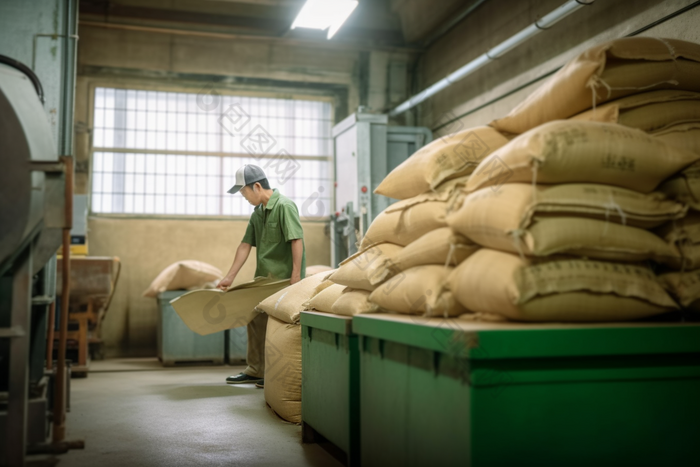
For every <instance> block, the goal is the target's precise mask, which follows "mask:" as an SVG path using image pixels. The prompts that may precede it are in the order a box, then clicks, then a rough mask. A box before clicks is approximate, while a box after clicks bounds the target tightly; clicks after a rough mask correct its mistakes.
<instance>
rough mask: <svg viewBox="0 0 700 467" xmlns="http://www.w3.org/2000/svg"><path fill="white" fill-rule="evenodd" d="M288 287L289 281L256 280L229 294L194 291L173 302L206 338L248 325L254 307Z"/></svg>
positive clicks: (235, 288) (188, 322)
mask: <svg viewBox="0 0 700 467" xmlns="http://www.w3.org/2000/svg"><path fill="white" fill-rule="evenodd" d="M287 286H289V279H284V280H278V279H272V278H267V277H257V278H255V279H254V280H253V281H250V282H246V283H244V284H240V285H237V286H235V287H232V288H230V289H229V290H227V291H226V292H224V291H222V290H218V289H210V290H193V291H192V292H188V293H186V294H184V295H181V296H179V297H177V298H175V299H173V300H171V301H170V304H171V305H172V306H173V308H174V309H175V311H176V312H177V314H178V316H180V318H181V319H182V321H183V322H184V323H185V324H186V325H187V327H188V328H190V329H191V330H192V331H194V332H196V333H197V334H200V335H202V336H205V335H207V334H213V333H215V332H220V331H224V330H226V329H232V328H238V327H241V326H245V325H247V324H248V323H249V322H250V321H252V319H253V318H254V317H255V315H256V314H257V313H258V312H257V311H255V307H256V306H257V305H258V304H259V303H260V302H261V301H263V300H265V299H266V298H268V297H269V296H270V295H273V294H275V293H276V292H278V291H279V290H281V289H284V288H285V287H287Z"/></svg>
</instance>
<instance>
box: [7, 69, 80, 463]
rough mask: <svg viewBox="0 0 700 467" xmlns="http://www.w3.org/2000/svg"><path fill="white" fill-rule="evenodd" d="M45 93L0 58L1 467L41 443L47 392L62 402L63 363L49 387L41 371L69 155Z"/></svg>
mask: <svg viewBox="0 0 700 467" xmlns="http://www.w3.org/2000/svg"><path fill="white" fill-rule="evenodd" d="M42 97H43V94H42V88H41V84H40V83H39V80H38V78H36V76H35V75H34V73H33V72H31V70H29V69H28V68H26V67H24V66H23V65H22V64H20V63H18V62H14V61H13V60H11V59H9V58H7V57H0V141H2V145H3V146H4V147H3V170H2V171H0V187H2V188H1V190H2V197H1V198H0V338H2V342H1V343H0V378H1V379H0V392H4V393H6V394H7V398H6V399H5V400H3V401H2V406H0V407H1V408H0V410H1V412H0V432H1V433H2V436H1V437H0V440H1V441H2V442H3V444H4V445H3V446H2V448H3V449H1V450H0V464H2V465H6V464H9V465H19V464H20V463H21V459H23V458H24V454H25V450H26V447H27V445H28V444H42V443H45V441H46V438H47V434H48V427H49V424H48V418H47V411H48V408H49V406H50V405H51V404H50V398H49V395H53V396H54V397H55V398H57V399H56V400H59V399H60V402H61V404H63V403H64V402H63V399H64V398H65V387H66V384H65V379H66V378H65V365H64V366H63V375H62V378H59V379H62V380H63V383H60V384H58V385H51V384H49V381H50V380H52V379H55V378H50V377H49V376H50V375H46V374H45V372H44V358H45V356H46V354H47V352H46V342H47V338H46V335H47V328H48V327H50V326H53V323H52V322H51V321H53V319H52V318H53V317H52V313H50V310H54V306H53V304H54V300H55V296H56V290H55V287H56V250H57V249H58V247H59V246H60V245H61V243H62V241H63V237H64V236H66V235H67V233H68V232H69V230H68V229H70V224H71V213H70V200H71V196H72V191H71V186H72V185H71V184H72V178H71V177H72V159H71V158H70V157H64V158H59V157H58V155H57V153H56V148H55V144H54V141H53V138H52V135H51V128H50V126H49V122H48V119H47V116H46V113H45V112H44V108H43V106H42V102H41V98H42ZM51 341H53V338H51ZM64 345H65V342H64ZM59 355H60V352H59ZM59 368H60V366H59ZM57 374H58V372H57V373H56V375H57Z"/></svg>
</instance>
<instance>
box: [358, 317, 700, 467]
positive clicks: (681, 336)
mask: <svg viewBox="0 0 700 467" xmlns="http://www.w3.org/2000/svg"><path fill="white" fill-rule="evenodd" d="M353 331H354V332H355V333H356V334H357V335H358V336H359V338H360V432H361V439H360V444H361V447H362V448H361V463H362V465H363V466H368V467H369V466H387V465H389V466H390V465H401V466H404V465H405V466H424V465H441V466H442V465H444V466H451V465H460V466H514V465H536V466H538V467H540V466H552V467H562V466H567V467H568V466H620V465H629V466H632V465H634V466H642V465H649V466H651V465H653V466H660V465H663V466H698V465H700V449H699V448H698V442H697V439H698V435H700V323H678V324H670V323H663V324H660V323H644V324H642V323H620V324H607V325H592V324H589V325H563V324H549V325H535V324H531V325H527V324H517V323H472V322H468V321H462V320H458V319H451V320H444V319H435V318H432V319H428V318H419V317H410V316H395V315H363V316H356V317H355V318H354V320H353Z"/></svg>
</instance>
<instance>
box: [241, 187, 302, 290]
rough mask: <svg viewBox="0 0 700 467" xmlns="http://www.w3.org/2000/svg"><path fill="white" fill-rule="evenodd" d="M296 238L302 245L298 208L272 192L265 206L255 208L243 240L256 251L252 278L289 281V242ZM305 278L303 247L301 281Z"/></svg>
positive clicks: (290, 251)
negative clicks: (262, 277)
mask: <svg viewBox="0 0 700 467" xmlns="http://www.w3.org/2000/svg"><path fill="white" fill-rule="evenodd" d="M298 238H300V239H301V240H302V242H303V241H304V231H303V230H302V228H301V221H300V220H299V210H298V209H297V205H296V204H294V201H292V200H291V199H289V198H287V197H286V196H283V195H281V194H280V192H279V191H277V189H275V190H274V191H273V193H272V196H271V197H270V200H269V201H268V202H267V206H264V205H262V204H261V205H259V206H257V207H256V208H255V211H253V214H252V215H251V216H250V221H249V222H248V228H247V229H246V232H245V235H244V236H243V243H248V244H250V245H252V246H254V247H255V256H256V259H257V267H256V268H255V276H256V277H257V276H267V275H269V274H272V275H273V276H274V277H276V278H278V279H288V278H290V277H292V265H293V258H292V244H291V243H290V242H291V241H292V240H295V239H298ZM305 275H306V245H304V250H303V253H302V256H301V278H302V279H303V278H304V276H305Z"/></svg>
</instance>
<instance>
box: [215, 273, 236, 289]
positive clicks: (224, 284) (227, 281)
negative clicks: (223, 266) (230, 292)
mask: <svg viewBox="0 0 700 467" xmlns="http://www.w3.org/2000/svg"><path fill="white" fill-rule="evenodd" d="M232 283H233V277H229V276H226V277H224V278H223V279H221V280H220V281H219V283H218V284H216V288H217V289H221V290H223V291H224V292H225V291H226V289H228V288H229V287H230V286H231V284H232Z"/></svg>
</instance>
